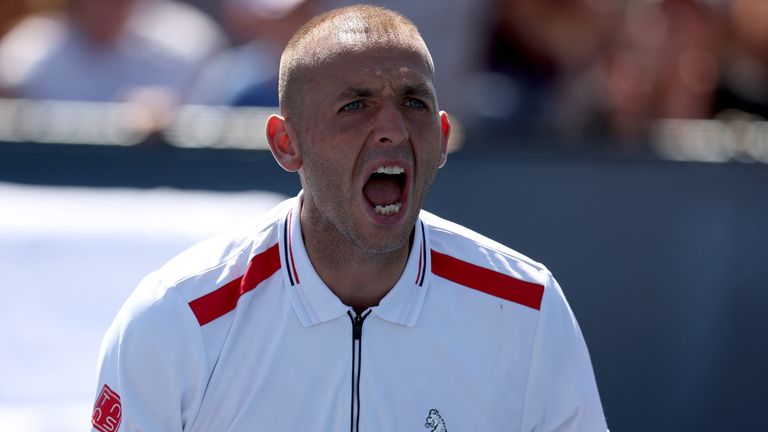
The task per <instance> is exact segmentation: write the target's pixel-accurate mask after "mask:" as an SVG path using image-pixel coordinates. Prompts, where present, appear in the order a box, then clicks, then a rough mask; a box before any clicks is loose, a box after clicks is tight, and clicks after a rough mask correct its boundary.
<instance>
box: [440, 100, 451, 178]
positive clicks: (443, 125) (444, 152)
mask: <svg viewBox="0 0 768 432" xmlns="http://www.w3.org/2000/svg"><path fill="white" fill-rule="evenodd" d="M440 132H441V134H442V140H441V142H440V165H439V167H440V168H442V167H443V165H445V161H446V160H447V159H448V139H449V138H450V137H451V121H450V120H449V119H448V113H446V112H445V111H440Z"/></svg>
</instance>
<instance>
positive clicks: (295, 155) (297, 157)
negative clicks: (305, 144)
mask: <svg viewBox="0 0 768 432" xmlns="http://www.w3.org/2000/svg"><path fill="white" fill-rule="evenodd" d="M290 127H291V126H290V125H289V124H288V123H287V121H286V120H285V118H283V117H281V116H279V115H276V114H272V115H271V116H269V118H268V119H267V142H269V149H270V150H272V156H274V157H275V160H276V161H277V163H278V164H280V166H281V167H283V169H284V170H286V171H290V172H294V171H298V170H299V169H300V168H301V166H302V164H303V161H302V159H301V151H300V150H299V143H297V142H296V139H295V136H296V135H295V134H294V133H292V132H293V131H290V130H289V129H290Z"/></svg>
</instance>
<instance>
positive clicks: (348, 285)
mask: <svg viewBox="0 0 768 432" xmlns="http://www.w3.org/2000/svg"><path fill="white" fill-rule="evenodd" d="M301 233H302V236H303V239H304V245H305V248H306V250H307V255H308V256H309V259H310V261H311V262H312V266H313V267H314V269H315V271H316V272H317V274H318V275H319V276H320V278H321V279H322V280H323V282H324V283H325V284H326V285H327V286H328V288H330V290H331V291H332V292H333V293H334V294H336V296H337V297H338V298H339V299H340V300H341V301H342V302H343V303H344V304H346V305H348V306H351V307H352V308H354V309H355V310H356V311H357V312H362V311H364V310H365V309H368V308H370V307H372V306H376V305H378V304H379V302H380V301H381V299H382V298H384V296H385V295H386V294H387V293H388V292H389V291H390V290H391V289H392V287H394V286H395V284H396V283H397V281H398V280H399V279H400V276H401V275H402V273H403V270H404V269H405V265H406V263H407V261H408V254H409V251H410V243H411V242H412V239H413V236H411V242H405V244H404V245H403V246H402V247H400V248H398V249H395V250H393V251H388V252H384V253H373V254H372V253H366V252H365V251H364V250H362V249H361V248H360V247H358V246H357V245H355V244H354V243H353V242H352V241H350V240H349V239H347V238H346V237H345V236H344V235H343V234H341V233H340V232H339V231H338V230H337V229H336V227H335V226H333V224H331V223H330V222H328V221H323V220H318V219H315V218H312V217H309V216H308V215H307V214H306V212H305V211H304V208H303V207H302V212H301Z"/></svg>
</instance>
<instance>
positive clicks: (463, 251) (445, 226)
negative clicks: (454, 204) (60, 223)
mask: <svg viewBox="0 0 768 432" xmlns="http://www.w3.org/2000/svg"><path fill="white" fill-rule="evenodd" d="M421 220H422V221H423V222H424V225H425V227H426V229H427V231H428V236H429V248H430V255H431V260H432V262H431V267H432V273H433V274H435V275H436V276H440V277H442V278H444V279H448V280H451V281H452V282H456V283H458V284H460V285H464V286H467V287H469V288H474V289H476V290H479V291H482V292H485V293H486V294H490V295H492V296H494V297H501V298H504V299H506V300H510V301H513V302H515V303H520V304H523V305H525V306H529V307H532V308H534V309H539V308H540V306H541V301H542V297H543V295H544V291H545V288H547V287H549V286H550V285H552V282H553V279H552V274H551V273H550V271H549V270H548V269H547V268H546V267H545V266H544V265H543V264H541V263H539V262H537V261H534V260H533V259H531V258H529V257H527V256H525V255H523V254H521V253H519V252H517V251H515V250H513V249H511V248H509V247H507V246H505V245H503V244H501V243H499V242H497V241H494V240H492V239H490V238H488V237H486V236H483V235H481V234H478V233H477V232H475V231H472V230H470V229H469V228H466V227H464V226H461V225H459V224H456V223H454V222H450V221H448V220H445V219H443V218H440V217H438V216H435V215H434V214H431V213H429V212H426V211H422V213H421Z"/></svg>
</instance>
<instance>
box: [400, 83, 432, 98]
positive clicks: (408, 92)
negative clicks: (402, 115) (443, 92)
mask: <svg viewBox="0 0 768 432" xmlns="http://www.w3.org/2000/svg"><path fill="white" fill-rule="evenodd" d="M434 94H435V92H434V91H433V90H432V87H430V86H428V85H427V84H423V83H419V84H408V85H406V86H405V87H403V95H405V96H421V97H428V98H431V97H433V96H434Z"/></svg>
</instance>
